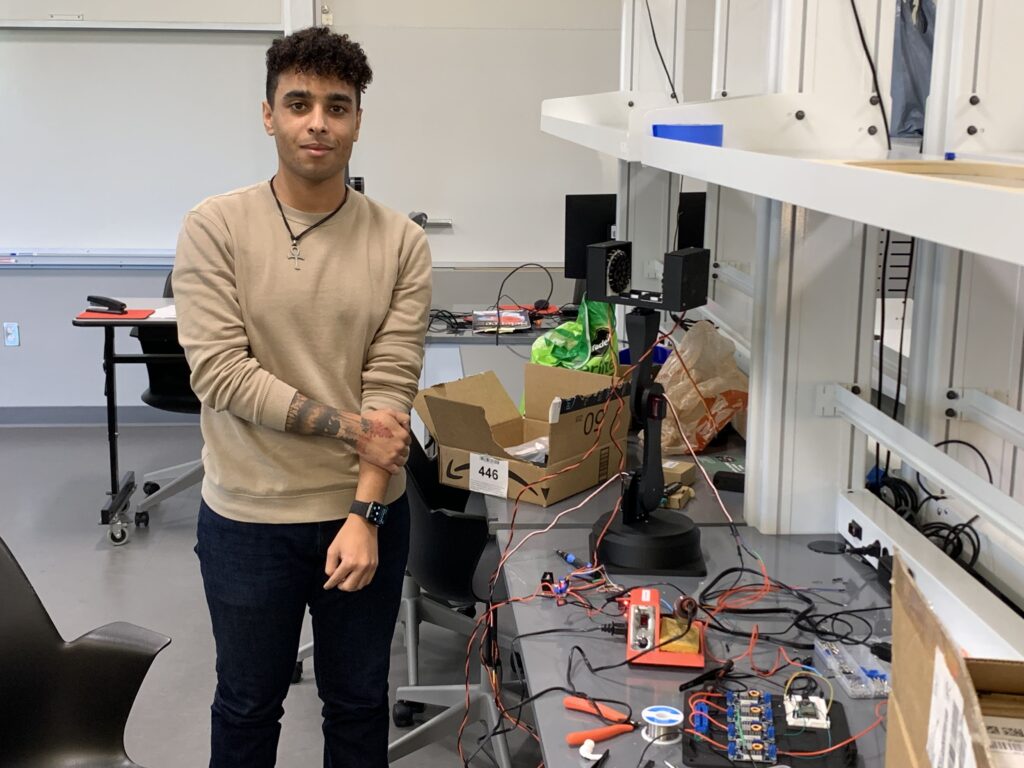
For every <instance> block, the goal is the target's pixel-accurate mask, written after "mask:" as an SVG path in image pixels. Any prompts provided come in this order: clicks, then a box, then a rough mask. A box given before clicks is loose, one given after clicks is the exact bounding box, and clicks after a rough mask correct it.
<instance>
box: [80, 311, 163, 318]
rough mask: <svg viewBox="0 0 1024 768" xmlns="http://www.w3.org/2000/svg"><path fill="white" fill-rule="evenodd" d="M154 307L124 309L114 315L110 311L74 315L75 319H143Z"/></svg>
mask: <svg viewBox="0 0 1024 768" xmlns="http://www.w3.org/2000/svg"><path fill="white" fill-rule="evenodd" d="M155 311H156V310H155V309H126V310H125V311H124V312H123V313H121V314H120V315H115V314H113V313H111V312H89V311H88V310H86V311H85V312H80V313H78V315H77V316H76V317H75V319H76V320H145V319H146V318H147V317H149V316H150V315H152V314H153V313H154V312H155Z"/></svg>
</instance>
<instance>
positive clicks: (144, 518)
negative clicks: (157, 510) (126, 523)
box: [135, 512, 149, 528]
mask: <svg viewBox="0 0 1024 768" xmlns="http://www.w3.org/2000/svg"><path fill="white" fill-rule="evenodd" d="M135 527H136V528H140V527H141V528H149V512H136V513H135Z"/></svg>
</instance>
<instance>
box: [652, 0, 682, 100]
mask: <svg viewBox="0 0 1024 768" xmlns="http://www.w3.org/2000/svg"><path fill="white" fill-rule="evenodd" d="M644 5H646V6H647V19H648V21H650V22H651V37H652V38H654V50H656V51H657V52H658V58H659V59H661V68H662V69H664V70H665V77H666V78H667V79H668V87H669V91H670V93H669V95H670V96H671V97H672V98H673V99H675V102H676V104H678V103H679V97H678V96H677V95H676V84H675V83H674V82H672V75H671V73H669V71H668V65H667V64H665V57H664V56H662V55H661V46H660V45H658V33H657V32H656V31H655V29H654V14H652V13H651V2H650V0H644Z"/></svg>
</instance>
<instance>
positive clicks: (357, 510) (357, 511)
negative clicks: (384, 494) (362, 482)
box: [350, 501, 388, 528]
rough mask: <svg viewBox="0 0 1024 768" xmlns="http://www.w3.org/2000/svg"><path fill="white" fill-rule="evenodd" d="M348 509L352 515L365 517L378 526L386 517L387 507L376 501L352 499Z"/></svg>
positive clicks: (382, 523) (385, 520)
mask: <svg viewBox="0 0 1024 768" xmlns="http://www.w3.org/2000/svg"><path fill="white" fill-rule="evenodd" d="M350 511H351V512H352V514H354V515H359V516H360V517H365V518H366V519H367V520H368V521H370V522H371V523H373V524H374V525H375V526H377V527H378V528H380V527H381V526H382V525H384V523H385V522H387V519H388V508H387V507H386V506H385V505H384V504H381V503H380V502H377V501H353V502H352V507H351V509H350Z"/></svg>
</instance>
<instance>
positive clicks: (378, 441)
mask: <svg viewBox="0 0 1024 768" xmlns="http://www.w3.org/2000/svg"><path fill="white" fill-rule="evenodd" d="M360 419H361V422H360V437H359V439H358V440H357V442H356V450H357V451H358V452H359V457H360V458H362V459H365V460H366V461H368V462H370V463H371V464H376V465H377V466H378V467H381V468H382V469H386V470H387V471H388V472H390V473H391V474H392V475H397V474H398V473H399V472H401V471H402V467H404V466H405V462H406V461H407V460H408V458H409V443H410V441H411V440H412V434H411V433H410V432H409V415H408V414H406V413H401V412H398V411H389V410H379V411H366V412H365V413H362V414H360Z"/></svg>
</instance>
